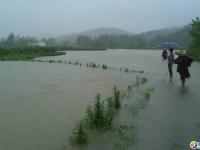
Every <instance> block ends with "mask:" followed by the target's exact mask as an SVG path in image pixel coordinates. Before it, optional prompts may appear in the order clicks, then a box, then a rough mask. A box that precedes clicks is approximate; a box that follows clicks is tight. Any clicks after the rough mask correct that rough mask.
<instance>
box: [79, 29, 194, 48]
mask: <svg viewBox="0 0 200 150" xmlns="http://www.w3.org/2000/svg"><path fill="white" fill-rule="evenodd" d="M189 29H190V26H189V25H186V26H184V27H176V28H168V29H160V30H154V31H149V32H144V33H140V34H118V35H113V34H112V35H110V34H101V35H100V36H99V37H96V38H94V37H90V36H88V35H86V36H83V35H81V36H79V37H78V38H77V40H76V46H77V47H81V48H112V49H115V48H122V49H123V48H124V49H134V48H138V49H141V48H145V49H146V48H153V49H155V48H157V47H158V45H159V44H160V43H162V42H166V41H171V42H175V43H177V44H178V45H180V48H186V47H188V45H189V44H190V42H191V37H190V36H189V33H188V31H189Z"/></svg>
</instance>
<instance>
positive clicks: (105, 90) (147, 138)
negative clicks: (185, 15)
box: [0, 50, 200, 150]
mask: <svg viewBox="0 0 200 150" xmlns="http://www.w3.org/2000/svg"><path fill="white" fill-rule="evenodd" d="M160 55H161V51H155V50H108V51H99V52H86V51H70V52H67V54H66V55H64V56H56V57H45V58H40V59H45V60H48V59H54V60H63V61H76V60H78V61H80V62H83V63H87V62H92V61H94V62H96V63H99V64H103V63H104V64H107V65H109V66H114V67H130V68H134V69H138V70H144V71H145V75H146V76H147V77H148V78H149V84H150V85H151V86H152V87H154V89H155V91H154V93H153V95H152V97H151V100H150V101H149V103H148V104H147V107H146V108H145V109H144V110H142V111H141V112H140V113H139V115H138V116H137V118H136V119H137V122H138V124H139V130H138V139H139V140H138V142H137V143H136V144H135V145H134V146H133V147H130V149H135V150H143V149H147V148H148V149H149V150H160V149H162V150H186V149H189V148H188V142H189V141H191V140H197V141H200V92H199V89H200V80H199V77H200V64H199V63H196V62H195V63H193V64H192V67H191V68H190V71H191V78H190V79H189V80H188V81H187V82H186V88H185V89H182V88H180V86H181V83H180V80H179V75H178V74H177V73H176V66H174V68H173V69H174V77H173V79H172V81H170V80H169V79H168V72H167V62H166V61H163V60H161V58H160ZM0 70H1V72H0V133H1V134H0V149H3V150H12V149H15V150H27V149H29V150H35V149H39V150H40V149H41V150H58V149H62V147H63V145H65V143H66V142H67V141H68V138H69V136H70V135H71V131H72V129H73V127H74V125H75V123H76V122H77V121H79V120H80V119H81V117H82V116H83V115H84V112H85V108H86V106H87V105H88V104H91V103H92V102H93V97H94V96H95V94H96V93H97V92H100V93H102V94H103V95H104V96H106V95H110V94H111V90H112V87H113V86H114V85H118V86H120V87H125V86H126V85H127V84H128V83H129V82H131V81H133V80H134V78H135V76H136V75H137V74H126V73H122V72H114V71H108V70H98V69H90V68H86V67H79V66H69V65H65V64H50V63H38V62H0ZM101 148H102V147H101V145H96V148H95V149H101ZM104 149H106V147H105V148H104Z"/></svg>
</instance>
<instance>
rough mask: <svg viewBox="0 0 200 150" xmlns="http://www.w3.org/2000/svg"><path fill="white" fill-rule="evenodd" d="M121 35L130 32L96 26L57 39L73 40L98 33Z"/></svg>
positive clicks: (97, 34)
mask: <svg viewBox="0 0 200 150" xmlns="http://www.w3.org/2000/svg"><path fill="white" fill-rule="evenodd" d="M105 34H106V35H123V34H132V33H131V32H128V31H125V30H122V29H118V28H96V29H92V30H88V31H84V32H79V33H72V34H68V35H64V36H62V37H59V38H58V40H59V41H70V42H75V41H76V39H77V38H78V37H79V36H81V35H84V36H90V37H91V38H97V37H99V36H100V35H105Z"/></svg>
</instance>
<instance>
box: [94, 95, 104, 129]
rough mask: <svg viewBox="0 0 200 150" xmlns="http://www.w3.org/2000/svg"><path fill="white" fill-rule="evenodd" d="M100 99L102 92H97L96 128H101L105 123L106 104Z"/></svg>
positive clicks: (95, 106) (95, 105)
mask: <svg viewBox="0 0 200 150" xmlns="http://www.w3.org/2000/svg"><path fill="white" fill-rule="evenodd" d="M100 99H101V96H100V94H97V95H96V97H95V104H94V124H95V127H96V128H101V127H103V125H104V104H103V102H102V103H101V101H100Z"/></svg>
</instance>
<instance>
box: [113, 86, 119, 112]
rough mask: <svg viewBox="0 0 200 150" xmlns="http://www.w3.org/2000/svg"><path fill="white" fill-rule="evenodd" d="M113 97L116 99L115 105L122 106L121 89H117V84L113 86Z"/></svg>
mask: <svg viewBox="0 0 200 150" xmlns="http://www.w3.org/2000/svg"><path fill="white" fill-rule="evenodd" d="M113 99H114V105H115V108H116V109H119V108H120V105H121V104H120V91H119V90H118V89H117V87H116V86H114V88H113Z"/></svg>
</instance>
